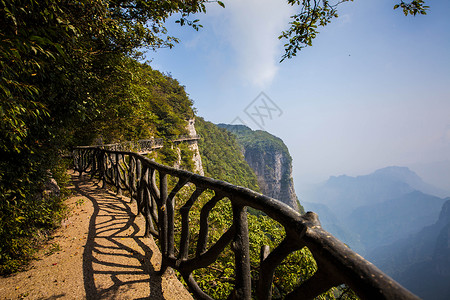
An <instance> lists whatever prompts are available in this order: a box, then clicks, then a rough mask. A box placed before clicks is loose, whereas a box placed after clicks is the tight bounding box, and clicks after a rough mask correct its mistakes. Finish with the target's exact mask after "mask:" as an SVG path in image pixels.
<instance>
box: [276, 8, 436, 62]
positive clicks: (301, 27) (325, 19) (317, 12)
mask: <svg viewBox="0 0 450 300" xmlns="http://www.w3.org/2000/svg"><path fill="white" fill-rule="evenodd" d="M349 1H353V0H288V1H287V2H288V3H289V4H290V5H292V6H298V9H299V12H298V13H296V14H295V15H293V16H292V17H291V19H292V21H291V22H289V25H290V27H289V29H288V30H285V31H283V32H282V33H281V35H280V36H279V37H278V38H279V39H283V40H286V43H285V44H284V49H285V53H284V55H283V56H282V58H281V61H283V60H285V59H286V58H292V57H294V56H296V55H297V53H298V52H299V51H300V50H301V49H303V48H305V47H307V46H311V45H312V41H313V39H315V38H316V37H317V34H318V33H319V31H318V28H319V27H324V26H326V25H328V24H329V23H330V22H331V21H332V20H333V19H334V18H337V17H338V11H337V8H338V6H339V5H340V4H342V3H345V2H349ZM397 8H402V10H403V13H404V14H405V16H407V15H414V16H415V15H417V14H422V15H425V14H426V11H427V10H428V9H429V7H428V6H426V5H425V1H424V0H414V1H411V2H404V1H401V2H400V3H399V4H396V5H395V6H394V9H397Z"/></svg>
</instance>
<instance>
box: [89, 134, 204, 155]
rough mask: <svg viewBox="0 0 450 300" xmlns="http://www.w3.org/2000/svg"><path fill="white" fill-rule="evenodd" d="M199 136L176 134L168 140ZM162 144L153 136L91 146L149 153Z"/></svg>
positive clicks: (192, 138)
mask: <svg viewBox="0 0 450 300" xmlns="http://www.w3.org/2000/svg"><path fill="white" fill-rule="evenodd" d="M200 138H201V137H200V135H177V136H172V137H171V138H169V140H170V141H171V142H173V143H181V142H186V141H197V140H199V139H200ZM163 146H164V139H162V138H153V139H145V140H138V141H129V142H122V143H114V144H103V145H95V146H92V147H98V148H100V149H104V150H110V151H132V152H135V153H138V154H143V153H149V152H152V151H153V150H155V149H159V148H162V147H163Z"/></svg>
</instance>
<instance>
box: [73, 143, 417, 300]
mask: <svg viewBox="0 0 450 300" xmlns="http://www.w3.org/2000/svg"><path fill="white" fill-rule="evenodd" d="M74 164H75V170H77V171H78V172H80V175H81V173H82V172H90V173H91V175H92V176H98V178H100V179H101V180H102V181H103V184H109V185H113V186H114V187H116V189H117V191H118V192H121V191H127V192H128V194H129V196H130V198H131V199H132V200H133V199H134V200H136V202H137V206H138V211H139V212H140V213H141V214H142V215H143V216H144V218H145V220H146V230H145V231H146V235H150V234H151V235H153V236H154V237H156V238H158V241H159V245H160V247H161V253H162V263H161V272H165V270H166V269H167V268H168V267H171V268H173V269H175V270H177V271H179V273H180V274H181V275H182V276H183V279H184V280H185V282H186V283H187V285H188V287H189V289H190V290H191V292H192V293H193V294H194V296H195V297H196V298H198V299H212V298H211V297H210V296H209V295H207V294H206V293H205V292H204V291H203V290H202V289H201V288H200V286H199V284H198V283H197V281H196V280H195V278H194V276H193V272H194V270H197V269H201V268H206V267H208V266H210V265H211V264H212V263H214V262H215V260H216V259H217V258H218V256H219V255H220V253H221V252H222V251H224V249H225V248H226V247H227V246H229V245H230V246H231V249H232V251H233V252H234V261H235V264H234V268H235V275H234V276H235V278H234V281H233V282H234V290H233V291H232V292H231V294H230V297H229V298H231V299H251V298H252V285H253V290H254V291H255V294H256V297H257V298H258V299H270V298H271V297H272V283H273V280H274V278H273V277H274V272H275V269H276V267H277V266H279V265H280V264H281V262H282V261H283V260H284V259H285V258H286V257H287V256H288V255H289V254H290V253H292V252H294V251H297V250H299V249H302V248H303V247H305V246H307V247H308V248H309V250H310V251H311V253H312V255H313V257H314V259H315V261H316V263H317V271H316V272H315V273H314V275H313V276H312V277H311V278H309V279H307V280H306V281H305V282H303V283H302V284H301V285H300V286H298V287H296V288H295V289H294V290H293V291H292V292H291V293H290V294H288V295H287V297H286V299H312V298H314V297H316V296H318V295H320V294H322V293H324V292H326V291H327V290H329V289H330V288H332V287H335V286H339V285H342V284H346V285H348V286H349V287H350V288H351V289H352V290H353V291H355V292H356V294H357V295H358V296H359V297H360V298H363V299H418V298H417V297H416V296H415V295H413V294H412V293H410V292H409V291H408V290H406V289H405V288H403V287H402V286H401V285H399V284H398V283H397V282H395V281H394V280H393V279H391V278H390V277H388V276H387V275H385V274H384V273H383V272H381V271H380V270H379V269H378V268H376V267H375V266H374V265H372V264H371V263H370V262H368V261H366V260H365V259H364V258H362V257H361V256H359V255H358V254H357V253H355V252H353V251H352V250H350V249H349V248H348V247H347V246H346V245H345V244H343V243H342V242H341V241H339V240H337V239H336V238H335V237H333V236H332V235H331V234H329V233H328V232H326V231H325V230H323V229H322V228H321V226H320V223H319V220H318V218H317V215H316V214H315V213H312V212H308V213H306V214H304V215H300V214H299V213H297V212H296V211H294V210H293V209H291V208H290V207H288V206H287V205H285V204H283V203H281V202H279V201H277V200H275V199H272V198H269V197H266V196H264V195H261V194H259V193H256V192H254V191H251V190H249V189H246V188H242V187H238V186H235V185H232V184H229V183H226V182H223V181H218V180H214V179H211V178H207V177H203V176H200V175H197V174H193V173H191V172H187V171H183V170H178V169H175V168H171V167H167V166H164V165H161V164H158V163H155V162H153V161H151V160H149V159H148V158H146V157H143V156H141V155H138V154H136V153H132V152H123V151H110V150H104V149H100V148H93V147H78V148H76V149H75V150H74ZM168 177H170V180H171V181H170V182H172V181H173V180H172V179H175V181H176V184H173V188H172V189H171V190H169V188H168V185H169V184H168ZM186 186H190V187H191V188H192V187H194V188H195V189H194V191H193V192H192V194H190V197H189V200H187V201H186V202H185V204H184V205H183V206H182V207H181V208H179V211H178V212H177V211H176V206H175V205H174V203H175V198H176V196H177V194H178V193H180V190H181V189H182V188H183V187H186ZM205 190H210V191H213V192H214V196H212V197H211V198H210V199H209V201H207V203H206V204H205V205H204V206H203V207H202V208H201V214H200V220H199V221H200V226H199V227H200V228H199V231H198V237H197V244H196V251H194V253H193V254H192V253H190V254H189V255H188V249H189V247H190V246H192V241H191V242H190V236H189V232H190V223H189V222H190V219H189V218H190V213H191V209H192V207H193V205H194V204H195V202H196V201H197V200H198V199H199V197H200V195H201V194H202V193H203V192H204V191H205ZM225 198H227V199H229V201H230V202H231V205H232V225H231V226H230V227H229V229H228V230H226V232H225V233H223V235H222V236H221V237H220V238H219V239H218V240H217V241H216V242H215V243H213V244H212V245H211V243H208V230H209V225H208V218H209V216H210V213H211V211H212V209H213V208H214V207H215V206H216V205H217V203H218V202H219V201H221V200H222V199H225ZM247 207H251V208H253V209H255V210H259V211H261V212H263V213H265V214H266V215H267V216H268V217H270V218H272V219H273V220H275V221H277V222H278V223H279V224H281V225H282V226H283V227H284V229H285V237H284V239H283V241H282V242H281V243H280V244H279V245H278V246H277V247H275V248H274V249H272V251H270V249H268V247H263V249H262V251H261V253H262V255H261V261H260V265H259V268H258V272H259V280H258V282H252V279H251V266H250V257H249V249H250V247H251V245H249V231H248V220H247V217H248V216H247ZM176 213H179V215H181V228H174V227H175V225H174V222H175V217H174V216H175V214H176ZM175 232H178V233H180V235H181V238H180V241H179V244H177V245H175V238H174V236H175ZM207 245H208V247H207ZM175 249H177V251H175ZM176 252H178V255H177V256H176ZM252 272H254V270H252Z"/></svg>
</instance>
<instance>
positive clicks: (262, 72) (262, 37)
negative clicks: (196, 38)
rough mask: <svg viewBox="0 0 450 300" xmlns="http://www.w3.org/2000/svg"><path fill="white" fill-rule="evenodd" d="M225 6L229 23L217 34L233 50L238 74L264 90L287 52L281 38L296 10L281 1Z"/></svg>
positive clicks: (260, 0) (236, 0) (232, 0)
mask: <svg viewBox="0 0 450 300" xmlns="http://www.w3.org/2000/svg"><path fill="white" fill-rule="evenodd" d="M225 5H226V8H225V9H224V10H223V13H224V14H226V18H225V19H224V20H225V21H224V23H221V25H220V26H219V27H215V30H219V31H220V32H218V33H219V34H220V35H221V36H223V38H224V39H226V41H228V42H229V43H230V45H231V47H232V49H233V52H234V56H235V57H234V58H235V63H236V64H237V67H236V70H235V71H236V72H238V73H239V76H241V77H243V79H244V80H245V81H246V82H248V83H251V84H253V85H255V86H258V87H260V88H262V87H264V86H266V85H268V84H270V83H271V82H272V80H273V79H274V77H275V75H276V73H277V70H278V62H279V60H280V58H281V55H282V54H283V51H284V50H283V48H282V42H281V41H279V40H278V36H279V34H280V33H281V31H282V30H284V29H286V28H287V26H288V22H289V17H290V16H291V15H292V14H293V11H292V7H291V6H289V5H288V4H287V3H286V2H284V1H279V0H245V1H242V0H230V1H227V2H225Z"/></svg>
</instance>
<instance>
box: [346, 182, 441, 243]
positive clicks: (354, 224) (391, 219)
mask: <svg viewBox="0 0 450 300" xmlns="http://www.w3.org/2000/svg"><path fill="white" fill-rule="evenodd" d="M444 202H445V200H444V199H442V198H439V197H436V196H431V195H427V194H424V193H422V192H419V191H413V192H410V193H407V194H404V195H402V196H400V197H396V198H393V199H390V200H387V201H383V202H380V203H375V204H372V205H365V206H360V207H358V208H356V209H355V210H353V212H352V213H351V214H350V216H349V217H348V218H346V219H345V220H344V222H343V223H344V224H345V225H347V227H348V228H351V229H352V231H353V232H355V233H357V234H358V235H359V236H360V239H361V242H362V243H363V244H364V245H365V247H366V249H367V250H370V249H373V248H375V247H378V246H382V245H387V244H390V243H393V242H395V241H397V240H399V239H401V238H404V237H407V236H408V235H410V234H413V233H416V232H417V231H419V230H420V229H422V228H423V227H424V226H428V225H431V224H433V223H434V222H436V220H437V219H438V217H439V212H440V210H441V207H442V204H443V203H444Z"/></svg>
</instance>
